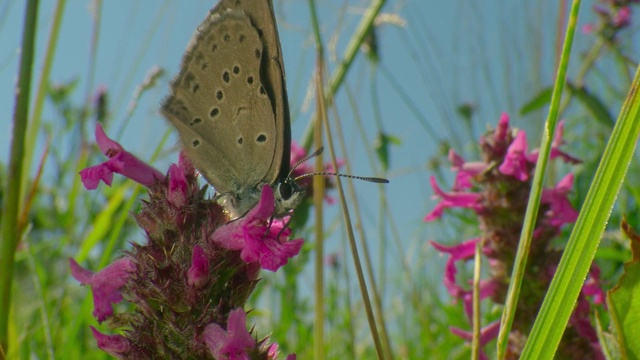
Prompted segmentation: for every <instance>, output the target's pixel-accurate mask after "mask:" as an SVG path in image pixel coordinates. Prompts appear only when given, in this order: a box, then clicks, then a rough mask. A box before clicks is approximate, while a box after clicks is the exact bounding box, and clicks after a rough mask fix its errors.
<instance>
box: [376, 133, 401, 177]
mask: <svg viewBox="0 0 640 360" xmlns="http://www.w3.org/2000/svg"><path fill="white" fill-rule="evenodd" d="M401 143H402V141H400V139H399V138H398V137H396V136H393V135H388V134H386V133H383V132H379V133H378V136H377V137H376V140H375V149H376V154H377V155H378V160H380V163H382V170H383V171H387V170H388V169H389V145H400V144H401Z"/></svg>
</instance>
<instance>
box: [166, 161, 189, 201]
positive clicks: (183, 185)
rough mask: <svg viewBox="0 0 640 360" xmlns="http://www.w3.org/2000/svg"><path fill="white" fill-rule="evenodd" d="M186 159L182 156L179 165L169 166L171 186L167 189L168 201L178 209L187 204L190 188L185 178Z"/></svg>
mask: <svg viewBox="0 0 640 360" xmlns="http://www.w3.org/2000/svg"><path fill="white" fill-rule="evenodd" d="M183 159H184V157H183V156H180V162H179V163H178V165H176V164H171V165H170V166H169V185H168V187H167V201H169V203H170V204H171V205H173V206H174V207H176V208H178V209H179V208H182V207H183V206H185V205H186V204H187V197H188V194H189V188H188V185H187V177H186V176H185V169H184V162H183V161H182V160H183Z"/></svg>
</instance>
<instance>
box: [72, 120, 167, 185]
mask: <svg viewBox="0 0 640 360" xmlns="http://www.w3.org/2000/svg"><path fill="white" fill-rule="evenodd" d="M95 136H96V142H97V143H98V147H100V150H101V151H102V153H103V154H105V155H106V156H107V157H108V158H109V160H107V161H105V162H103V163H102V164H100V165H96V166H92V167H89V168H86V169H84V170H82V171H80V178H81V180H82V183H83V184H84V186H85V187H86V188H87V189H89V190H93V189H95V188H97V187H98V184H99V183H100V180H102V181H103V182H104V183H105V184H107V185H109V186H110V185H111V182H112V181H113V173H114V172H115V173H118V174H122V175H124V176H126V177H128V178H129V179H131V180H133V181H135V182H138V183H140V184H142V185H144V186H151V185H152V184H153V183H154V182H155V181H156V180H161V179H163V178H164V175H163V174H162V173H161V172H160V171H158V170H156V169H155V168H153V167H152V166H150V165H147V163H145V162H144V161H142V160H140V159H138V158H137V157H135V156H134V155H133V154H131V153H130V152H128V151H126V150H125V149H124V148H123V147H122V145H120V144H119V143H117V142H116V141H113V140H111V139H109V137H107V135H106V134H105V132H104V129H103V128H102V125H101V124H100V123H98V126H96V132H95Z"/></svg>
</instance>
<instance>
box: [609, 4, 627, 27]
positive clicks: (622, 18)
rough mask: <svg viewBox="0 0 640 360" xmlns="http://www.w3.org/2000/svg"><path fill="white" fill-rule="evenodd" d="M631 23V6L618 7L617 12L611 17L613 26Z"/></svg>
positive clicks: (624, 25)
mask: <svg viewBox="0 0 640 360" xmlns="http://www.w3.org/2000/svg"><path fill="white" fill-rule="evenodd" d="M630 23H631V8H630V7H628V6H623V7H621V8H619V9H618V12H617V13H616V15H615V16H614V17H613V26H615V27H618V28H622V27H626V26H629V24H630Z"/></svg>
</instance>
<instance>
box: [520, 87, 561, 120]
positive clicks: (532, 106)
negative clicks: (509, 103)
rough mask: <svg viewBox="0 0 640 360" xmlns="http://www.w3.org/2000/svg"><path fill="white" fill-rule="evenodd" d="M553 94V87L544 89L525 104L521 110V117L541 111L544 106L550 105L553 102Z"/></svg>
mask: <svg viewBox="0 0 640 360" xmlns="http://www.w3.org/2000/svg"><path fill="white" fill-rule="evenodd" d="M552 93H553V88H552V87H548V88H544V89H542V91H540V92H539V93H537V94H536V95H535V96H534V97H533V99H531V100H529V101H528V102H527V103H525V104H524V106H522V108H520V115H526V114H528V113H530V112H533V111H535V110H539V109H541V108H542V107H543V106H546V105H548V104H549V103H550V102H551V94H552Z"/></svg>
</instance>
